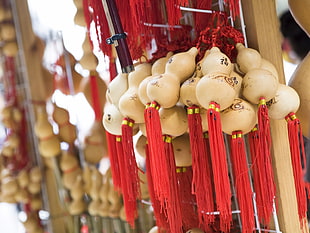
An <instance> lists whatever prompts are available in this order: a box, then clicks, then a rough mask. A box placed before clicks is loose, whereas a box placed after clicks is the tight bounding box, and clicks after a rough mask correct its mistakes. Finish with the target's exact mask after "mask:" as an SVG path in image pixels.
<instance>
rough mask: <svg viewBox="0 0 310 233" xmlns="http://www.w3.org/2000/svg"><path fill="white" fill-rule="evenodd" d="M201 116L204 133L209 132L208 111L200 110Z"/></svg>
mask: <svg viewBox="0 0 310 233" xmlns="http://www.w3.org/2000/svg"><path fill="white" fill-rule="evenodd" d="M199 114H200V118H201V127H202V132H208V118H207V110H206V109H204V108H200V109H199Z"/></svg>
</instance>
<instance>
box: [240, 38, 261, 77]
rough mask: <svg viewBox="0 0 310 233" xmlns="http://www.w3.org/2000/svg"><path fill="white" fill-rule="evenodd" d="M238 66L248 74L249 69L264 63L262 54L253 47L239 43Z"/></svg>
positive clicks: (242, 71)
mask: <svg viewBox="0 0 310 233" xmlns="http://www.w3.org/2000/svg"><path fill="white" fill-rule="evenodd" d="M236 49H237V51H238V54H237V58H236V60H237V68H238V71H239V72H241V73H242V74H246V73H247V72H248V71H250V70H252V69H255V68H259V67H261V65H262V56H261V55H260V53H259V52H258V51H257V50H255V49H252V48H246V47H245V46H244V45H243V44H241V43H237V44H236Z"/></svg>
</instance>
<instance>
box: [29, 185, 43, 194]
mask: <svg viewBox="0 0 310 233" xmlns="http://www.w3.org/2000/svg"><path fill="white" fill-rule="evenodd" d="M27 189H28V191H29V193H31V194H32V195H35V194H38V193H40V192H41V183H40V182H30V183H29V184H28V186H27Z"/></svg>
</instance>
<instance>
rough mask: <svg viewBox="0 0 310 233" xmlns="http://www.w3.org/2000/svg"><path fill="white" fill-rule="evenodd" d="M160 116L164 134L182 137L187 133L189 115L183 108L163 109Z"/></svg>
mask: <svg viewBox="0 0 310 233" xmlns="http://www.w3.org/2000/svg"><path fill="white" fill-rule="evenodd" d="M159 116H160V122H161V128H162V133H163V134H167V135H170V136H180V135H182V134H184V133H185V132H186V131H187V128H188V124H187V114H186V111H185V109H184V108H183V107H182V106H178V105H176V106H174V107H172V108H161V109H160V110H159Z"/></svg>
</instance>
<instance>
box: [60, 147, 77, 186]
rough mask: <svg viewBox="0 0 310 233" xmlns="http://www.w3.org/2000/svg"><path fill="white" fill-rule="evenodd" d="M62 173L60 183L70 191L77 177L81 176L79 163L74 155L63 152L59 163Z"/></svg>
mask: <svg viewBox="0 0 310 233" xmlns="http://www.w3.org/2000/svg"><path fill="white" fill-rule="evenodd" d="M59 165H60V169H61V171H62V182H63V185H64V187H65V188H67V189H69V190H71V189H72V186H73V184H74V181H75V179H76V177H77V176H81V175H82V169H81V168H80V165H79V161H78V159H77V158H76V157H75V155H74V154H72V153H70V152H69V151H63V152H62V154H61V157H60V161H59Z"/></svg>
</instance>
